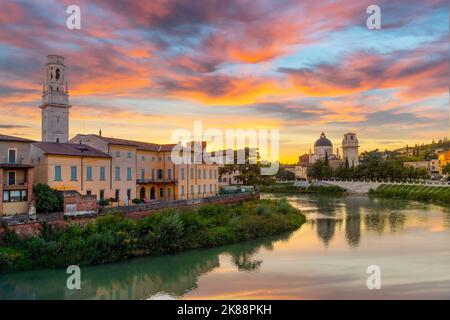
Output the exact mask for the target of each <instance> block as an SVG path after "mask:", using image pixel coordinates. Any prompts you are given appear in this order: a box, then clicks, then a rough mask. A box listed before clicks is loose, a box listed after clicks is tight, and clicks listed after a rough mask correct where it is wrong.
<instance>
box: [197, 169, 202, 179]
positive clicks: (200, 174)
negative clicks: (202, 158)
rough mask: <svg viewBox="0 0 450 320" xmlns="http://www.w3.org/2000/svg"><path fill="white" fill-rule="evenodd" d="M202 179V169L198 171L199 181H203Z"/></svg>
mask: <svg viewBox="0 0 450 320" xmlns="http://www.w3.org/2000/svg"><path fill="white" fill-rule="evenodd" d="M201 178H202V171H201V170H200V169H198V171H197V179H201Z"/></svg>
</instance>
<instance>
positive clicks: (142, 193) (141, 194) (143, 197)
mask: <svg viewBox="0 0 450 320" xmlns="http://www.w3.org/2000/svg"><path fill="white" fill-rule="evenodd" d="M140 199H141V200H145V187H142V188H141V192H140Z"/></svg>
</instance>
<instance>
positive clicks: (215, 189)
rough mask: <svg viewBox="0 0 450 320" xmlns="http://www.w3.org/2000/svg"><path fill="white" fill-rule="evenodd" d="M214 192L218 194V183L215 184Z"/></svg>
mask: <svg viewBox="0 0 450 320" xmlns="http://www.w3.org/2000/svg"><path fill="white" fill-rule="evenodd" d="M214 193H216V194H217V184H215V185H214Z"/></svg>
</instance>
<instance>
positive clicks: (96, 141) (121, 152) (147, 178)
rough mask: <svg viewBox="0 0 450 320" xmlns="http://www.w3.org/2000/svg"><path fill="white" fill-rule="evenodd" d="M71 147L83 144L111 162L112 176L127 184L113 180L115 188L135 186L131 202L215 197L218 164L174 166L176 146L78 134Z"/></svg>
mask: <svg viewBox="0 0 450 320" xmlns="http://www.w3.org/2000/svg"><path fill="white" fill-rule="evenodd" d="M70 143H74V144H78V143H82V144H86V145H89V146H91V147H93V148H96V149H98V150H100V151H102V152H105V153H107V154H108V155H109V156H110V157H111V158H112V167H113V173H114V175H115V176H116V177H117V176H120V175H121V173H122V172H124V173H125V174H126V177H127V179H126V181H122V179H121V178H120V179H118V180H117V179H113V180H114V181H113V185H114V188H120V187H121V186H122V188H123V184H124V183H126V184H127V183H129V184H128V185H127V186H126V188H130V187H132V185H133V184H134V193H132V198H134V197H137V198H139V199H141V200H144V201H153V200H164V201H167V200H178V199H194V198H200V197H208V196H213V195H216V194H218V191H219V190H218V168H219V166H218V164H207V163H205V162H204V161H201V162H200V163H193V162H194V161H192V163H190V164H175V163H174V162H173V161H172V159H171V154H172V149H173V148H174V147H175V146H176V145H175V144H155V143H148V142H142V141H135V140H125V139H117V138H109V137H103V136H101V135H100V134H99V135H94V134H89V135H82V134H78V135H77V136H75V137H74V138H72V139H71V140H70ZM130 178H131V180H130Z"/></svg>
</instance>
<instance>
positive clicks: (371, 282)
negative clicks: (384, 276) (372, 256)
mask: <svg viewBox="0 0 450 320" xmlns="http://www.w3.org/2000/svg"><path fill="white" fill-rule="evenodd" d="M366 272H367V273H368V274H370V276H369V277H368V278H367V282H366V284H367V289H369V290H373V289H378V290H379V289H381V268H380V267H379V266H377V265H370V266H368V267H367V271H366Z"/></svg>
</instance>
